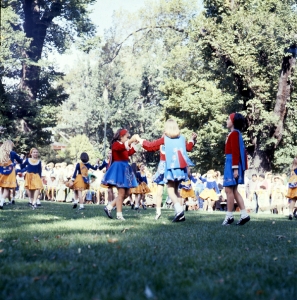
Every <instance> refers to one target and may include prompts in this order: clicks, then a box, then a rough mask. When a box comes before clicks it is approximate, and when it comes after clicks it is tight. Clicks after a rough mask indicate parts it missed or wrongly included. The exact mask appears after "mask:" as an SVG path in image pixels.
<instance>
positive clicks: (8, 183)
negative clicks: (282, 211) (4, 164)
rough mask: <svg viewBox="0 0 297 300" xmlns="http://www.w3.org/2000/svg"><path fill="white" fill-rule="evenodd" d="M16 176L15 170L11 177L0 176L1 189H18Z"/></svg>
mask: <svg viewBox="0 0 297 300" xmlns="http://www.w3.org/2000/svg"><path fill="white" fill-rule="evenodd" d="M16 186H17V184H16V175H15V169H14V168H13V170H12V172H11V173H10V174H9V175H4V174H0V187H2V188H10V189H13V188H16Z"/></svg>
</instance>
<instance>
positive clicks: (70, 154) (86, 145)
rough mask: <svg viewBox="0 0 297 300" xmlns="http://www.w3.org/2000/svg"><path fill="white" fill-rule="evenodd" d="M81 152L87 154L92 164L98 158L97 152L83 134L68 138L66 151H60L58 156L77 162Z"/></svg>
mask: <svg viewBox="0 0 297 300" xmlns="http://www.w3.org/2000/svg"><path fill="white" fill-rule="evenodd" d="M82 152H87V153H88V155H89V158H90V162H92V163H95V162H96V161H97V159H98V158H99V152H98V151H96V150H95V149H94V146H93V145H92V144H91V142H90V140H89V139H88V137H87V136H86V135H85V134H81V135H76V136H74V137H72V138H70V140H69V144H68V146H67V150H65V151H60V152H59V155H60V157H62V158H70V159H71V160H72V161H74V162H77V161H79V159H80V155H81V153H82Z"/></svg>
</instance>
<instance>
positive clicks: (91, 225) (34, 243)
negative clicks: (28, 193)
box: [0, 201, 297, 300]
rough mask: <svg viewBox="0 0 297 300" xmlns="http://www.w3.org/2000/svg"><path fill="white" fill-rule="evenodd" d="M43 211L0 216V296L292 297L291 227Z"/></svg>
mask: <svg viewBox="0 0 297 300" xmlns="http://www.w3.org/2000/svg"><path fill="white" fill-rule="evenodd" d="M42 204H43V206H42V208H40V209H38V210H35V211H32V210H31V209H29V208H28V207H27V205H26V203H25V202H20V201H17V204H16V205H15V206H9V207H8V206H5V207H4V210H3V211H0V224H1V226H0V240H1V241H0V299H18V300H21V299H43V300H45V299H71V300H72V299H94V300H95V299H101V300H102V299H159V300H160V299H296V298H297V221H296V220H293V221H288V220H287V219H286V218H285V217H284V216H278V215H259V216H257V215H252V220H251V222H250V223H248V224H246V225H245V226H242V227H236V226H235V225H231V226H228V227H223V226H221V222H222V220H223V218H224V214H223V213H214V214H207V213H201V212H193V211H192V212H187V213H186V219H187V220H186V222H183V223H172V222H171V219H172V217H173V211H172V210H163V211H162V218H161V219H160V220H158V221H155V220H154V215H155V210H154V209H148V210H147V211H141V212H140V213H137V212H135V211H131V209H130V208H129V207H128V208H124V216H125V218H126V221H125V222H122V221H117V220H109V219H107V218H106V216H105V214H104V212H103V207H102V206H96V205H94V206H91V205H89V206H86V209H85V210H84V211H83V212H78V211H77V210H73V209H72V206H71V204H66V203H48V202H46V203H45V202H42ZM238 218H239V215H238V214H236V219H238ZM145 289H147V293H145ZM148 290H149V292H151V293H149V292H148Z"/></svg>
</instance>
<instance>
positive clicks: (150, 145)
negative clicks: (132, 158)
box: [142, 137, 164, 152]
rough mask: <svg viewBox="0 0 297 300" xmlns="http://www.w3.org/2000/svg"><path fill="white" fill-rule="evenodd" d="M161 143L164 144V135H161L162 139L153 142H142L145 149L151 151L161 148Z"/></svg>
mask: <svg viewBox="0 0 297 300" xmlns="http://www.w3.org/2000/svg"><path fill="white" fill-rule="evenodd" d="M161 145H164V137H161V138H160V139H158V140H155V141H152V142H149V141H147V140H144V141H143V143H142V147H143V149H145V150H146V151H149V152H155V151H158V150H160V146H161Z"/></svg>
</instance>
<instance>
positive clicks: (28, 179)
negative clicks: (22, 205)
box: [21, 148, 43, 209]
mask: <svg viewBox="0 0 297 300" xmlns="http://www.w3.org/2000/svg"><path fill="white" fill-rule="evenodd" d="M38 157H39V153H38V150H37V149H36V148H32V149H31V150H30V155H29V158H27V159H26V160H25V161H24V163H23V164H22V170H21V172H22V173H24V172H27V173H26V175H25V189H26V190H27V191H28V196H29V198H30V199H31V200H32V206H31V207H32V209H36V208H37V204H38V206H40V205H41V204H40V200H39V199H38V196H39V194H40V191H41V190H42V189H43V183H42V180H41V171H42V166H41V160H39V159H38ZM37 201H38V203H37Z"/></svg>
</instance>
